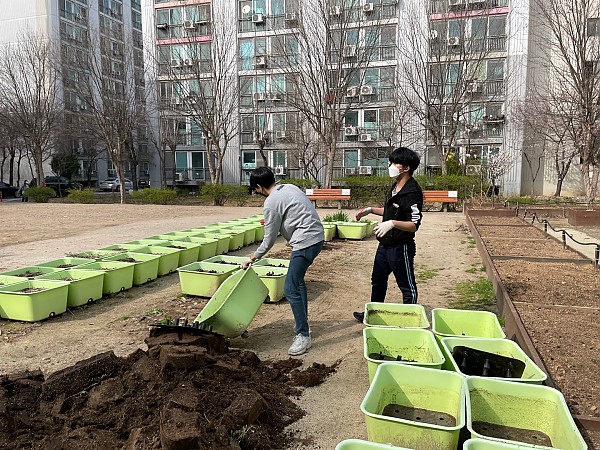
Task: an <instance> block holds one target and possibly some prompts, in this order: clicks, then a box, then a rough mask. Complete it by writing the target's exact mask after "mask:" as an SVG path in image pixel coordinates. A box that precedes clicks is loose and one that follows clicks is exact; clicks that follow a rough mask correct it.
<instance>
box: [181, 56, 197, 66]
mask: <svg viewBox="0 0 600 450" xmlns="http://www.w3.org/2000/svg"><path fill="white" fill-rule="evenodd" d="M183 65H184V66H193V65H194V60H193V59H191V58H187V59H184V60H183Z"/></svg>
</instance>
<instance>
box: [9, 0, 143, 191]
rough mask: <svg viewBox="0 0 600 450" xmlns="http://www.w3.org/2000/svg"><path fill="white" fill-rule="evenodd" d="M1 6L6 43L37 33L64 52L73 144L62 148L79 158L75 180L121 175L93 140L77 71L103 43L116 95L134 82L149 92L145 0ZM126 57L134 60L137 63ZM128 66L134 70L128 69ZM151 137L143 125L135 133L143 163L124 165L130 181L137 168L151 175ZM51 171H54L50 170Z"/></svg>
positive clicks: (52, 0)
mask: <svg viewBox="0 0 600 450" xmlns="http://www.w3.org/2000/svg"><path fill="white" fill-rule="evenodd" d="M0 8H1V9H2V15H1V17H0V43H13V42H15V41H16V40H17V39H19V38H20V37H21V36H24V33H34V34H35V35H37V36H42V37H46V38H47V39H48V40H50V41H53V42H55V43H56V44H57V47H58V48H59V49H60V58H61V62H62V64H63V67H65V71H64V73H65V76H64V77H63V86H62V87H61V95H62V101H63V103H64V111H65V121H66V123H67V124H68V125H69V131H68V132H64V133H61V140H67V141H68V142H60V143H59V144H58V145H60V146H62V147H66V148H68V147H70V148H71V150H72V151H73V152H74V154H76V155H77V156H78V159H79V161H80V165H81V169H80V173H79V174H78V175H77V177H76V178H75V179H76V180H77V181H81V182H84V183H88V182H89V183H90V184H91V185H92V186H94V185H96V184H97V182H98V181H99V180H103V179H105V178H107V177H111V176H115V175H116V170H115V167H114V166H113V164H112V163H111V161H110V158H109V157H108V155H107V154H106V152H105V151H103V148H104V147H103V144H102V142H100V141H99V140H98V139H97V138H96V139H95V138H93V137H92V135H93V134H94V133H92V132H90V131H89V128H86V127H87V126H88V125H89V124H88V122H89V121H88V119H86V117H89V116H88V114H89V111H88V103H87V101H86V99H85V98H83V96H82V95H81V92H78V89H76V85H77V82H78V80H80V78H79V77H80V76H81V75H82V74H81V71H80V70H78V69H77V67H78V63H79V62H81V61H82V60H83V59H85V55H87V54H88V53H89V52H100V51H101V50H100V49H99V48H90V43H97V44H99V46H101V47H102V48H103V49H109V51H108V52H104V53H102V55H100V56H101V58H102V64H103V66H102V70H103V72H104V75H105V76H106V78H107V79H110V80H111V83H113V85H114V87H115V89H116V90H115V93H116V95H118V91H119V86H121V89H122V86H123V85H124V84H125V83H129V82H131V83H135V89H139V90H143V89H144V82H145V80H144V76H143V73H144V69H143V67H144V58H143V38H142V14H141V3H140V0H45V1H37V0H36V1H34V0H25V1H21V2H13V1H8V0H5V1H0ZM126 50H131V51H126ZM125 58H133V61H128V60H126V59H125ZM126 67H131V68H132V70H131V71H126V70H125V68H126ZM140 96H142V95H140ZM145 134H146V131H145V127H144V125H143V124H142V123H140V125H139V127H137V129H136V130H134V132H133V133H132V135H133V136H134V138H133V139H132V144H131V145H135V146H136V155H137V157H136V160H137V161H136V163H137V164H131V162H130V161H129V160H128V159H127V160H125V161H124V164H125V176H127V177H131V176H132V175H133V173H132V172H133V170H136V178H137V179H138V180H140V179H141V180H143V179H148V178H149V177H150V171H151V168H152V163H151V155H150V153H149V151H148V148H147V143H146V142H145V138H144V136H145ZM47 172H48V173H50V170H49V168H48V170H47ZM28 175H31V174H28Z"/></svg>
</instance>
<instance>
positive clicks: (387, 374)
mask: <svg viewBox="0 0 600 450" xmlns="http://www.w3.org/2000/svg"><path fill="white" fill-rule="evenodd" d="M388 405H399V406H400V407H404V408H411V409H412V408H419V409H423V410H428V411H431V412H436V413H441V414H439V416H443V415H445V414H448V415H450V416H452V417H453V418H454V419H455V423H451V422H450V421H448V420H446V419H444V420H438V419H437V418H436V423H435V424H434V423H427V422H425V421H419V420H417V419H418V418H419V417H418V416H417V418H415V420H409V419H403V418H398V417H392V416H390V415H384V414H383V412H384V409H385V408H386V407H387V406H388ZM360 409H361V411H362V412H363V413H364V414H365V422H366V426H367V435H368V436H369V441H372V442H379V443H390V444H394V445H398V446H401V447H406V448H411V449H417V450H432V449H436V450H455V449H456V448H457V446H458V438H459V433H460V430H461V428H463V427H464V425H465V385H464V379H463V377H461V376H460V375H458V374H456V373H454V372H447V371H443V370H436V369H427V368H423V367H416V366H408V365H404V364H396V363H389V362H387V363H382V364H381V365H379V367H378V368H377V371H376V372H375V377H374V378H373V382H372V383H371V386H370V387H369V390H368V391H367V394H366V396H365V398H364V400H363V401H362V403H361V405H360Z"/></svg>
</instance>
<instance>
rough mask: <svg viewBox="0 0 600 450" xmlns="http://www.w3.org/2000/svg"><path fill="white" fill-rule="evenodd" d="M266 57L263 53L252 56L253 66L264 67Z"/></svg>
mask: <svg viewBox="0 0 600 450" xmlns="http://www.w3.org/2000/svg"><path fill="white" fill-rule="evenodd" d="M266 66H267V57H266V56H264V55H260V56H255V57H254V67H266Z"/></svg>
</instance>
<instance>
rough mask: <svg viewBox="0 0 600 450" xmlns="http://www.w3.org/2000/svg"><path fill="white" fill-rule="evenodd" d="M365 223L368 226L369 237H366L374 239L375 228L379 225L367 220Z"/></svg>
mask: <svg viewBox="0 0 600 450" xmlns="http://www.w3.org/2000/svg"><path fill="white" fill-rule="evenodd" d="M361 223H362V222H361ZM364 223H366V224H367V235H366V237H373V230H374V229H375V226H376V225H377V222H371V221H366V220H365V221H364Z"/></svg>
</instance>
